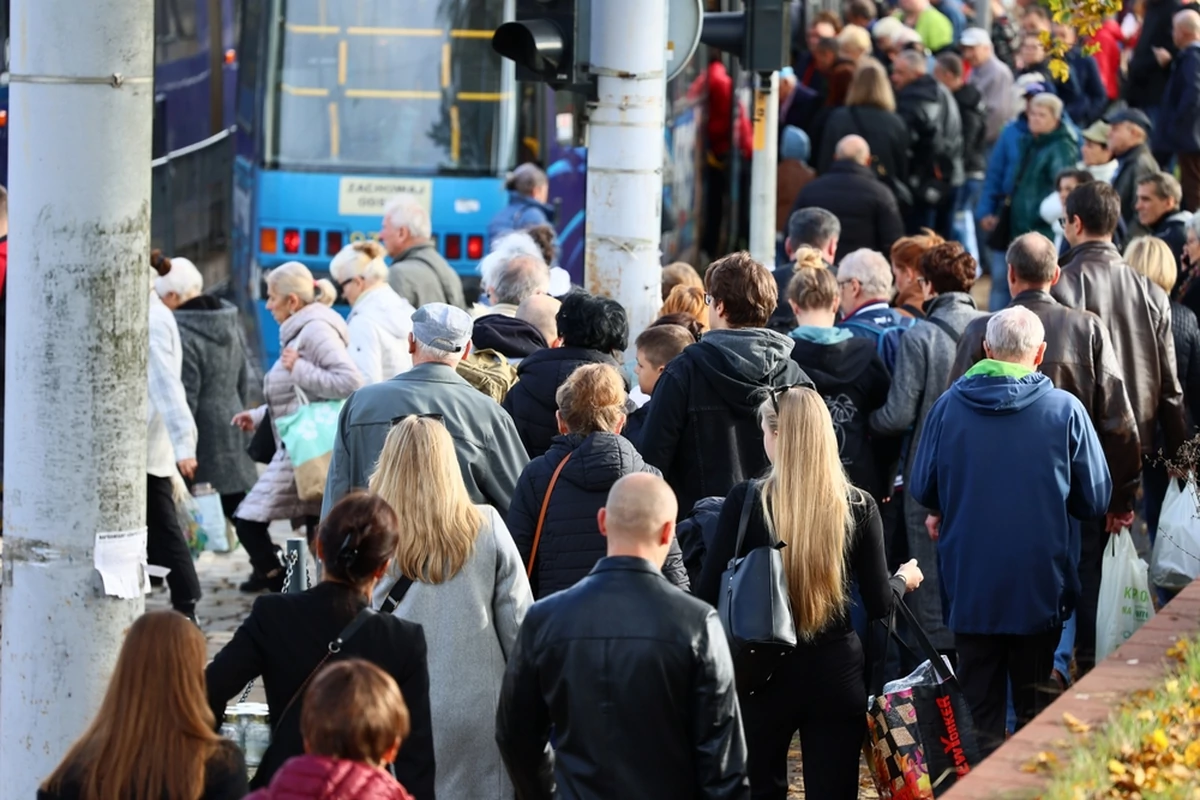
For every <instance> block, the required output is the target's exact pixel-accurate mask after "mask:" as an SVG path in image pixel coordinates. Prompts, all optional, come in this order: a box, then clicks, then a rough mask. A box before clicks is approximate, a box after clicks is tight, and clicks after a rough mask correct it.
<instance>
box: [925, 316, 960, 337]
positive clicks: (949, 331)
mask: <svg viewBox="0 0 1200 800" xmlns="http://www.w3.org/2000/svg"><path fill="white" fill-rule="evenodd" d="M925 321H926V322H932V323H933V324H934V325H937V326H938V327H939V328H941V329H942V330H943V331H944V332H945V334H946V335H947V336H949V337H950V338H951V339H953V340H954V343H955V344H958V340H959V339H961V338H962V334H961V333H960V332H958V331H956V330H954V327H953V326H952V325H951V324H950V323H949V322H946V320H944V319H939V318H938V317H926V318H925Z"/></svg>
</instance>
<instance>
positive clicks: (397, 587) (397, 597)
mask: <svg viewBox="0 0 1200 800" xmlns="http://www.w3.org/2000/svg"><path fill="white" fill-rule="evenodd" d="M412 585H413V579H412V578H409V577H406V576H404V575H401V576H400V580H398V581H396V583H395V584H393V585H392V590H391V591H390V592H388V595H387V597H386V598H384V600H383V604H382V605H380V606H379V610H380V611H381V612H382V613H384V614H391V613H392V612H393V611H395V610H396V608H397V606H399V605H400V603H401V602H402V601H403V600H404V595H406V594H408V590H409V589H411V588H412Z"/></svg>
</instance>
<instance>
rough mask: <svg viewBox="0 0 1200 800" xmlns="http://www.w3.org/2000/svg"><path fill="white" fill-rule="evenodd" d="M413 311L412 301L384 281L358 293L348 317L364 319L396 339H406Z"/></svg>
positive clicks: (410, 329) (409, 331) (410, 330)
mask: <svg viewBox="0 0 1200 800" xmlns="http://www.w3.org/2000/svg"><path fill="white" fill-rule="evenodd" d="M415 311H416V309H414V308H413V307H412V303H410V302H408V301H407V300H405V299H404V298H403V297H401V296H400V295H398V294H396V292H395V290H394V289H392V287H391V286H388V285H387V284H386V283H385V284H381V285H380V286H377V287H375V288H374V289H371V290H370V291H369V292H363V293H362V294H361V295H359V297H358V302H357V303H355V304H354V307H353V308H352V309H350V317H349V319H365V320H366V321H368V322H370V323H371V324H372V325H374V326H375V327H377V328H379V329H380V330H382V331H384V332H385V333H388V334H390V335H391V336H393V337H394V338H396V339H407V338H408V334H409V333H411V332H412V315H413V314H414V313H415Z"/></svg>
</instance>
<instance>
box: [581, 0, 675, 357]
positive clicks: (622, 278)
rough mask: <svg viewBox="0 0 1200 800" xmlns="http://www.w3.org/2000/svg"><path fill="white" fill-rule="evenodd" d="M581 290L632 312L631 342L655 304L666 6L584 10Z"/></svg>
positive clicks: (630, 1)
mask: <svg viewBox="0 0 1200 800" xmlns="http://www.w3.org/2000/svg"><path fill="white" fill-rule="evenodd" d="M591 9H592V10H591V15H592V16H591V31H592V32H591V37H592V38H591V61H592V66H591V70H592V73H593V74H594V75H596V76H597V84H598V100H597V101H596V103H595V104H594V106H593V107H592V109H591V113H590V115H589V119H588V156H587V159H588V163H587V229H586V234H585V236H586V239H585V245H586V255H585V265H584V282H585V284H586V287H587V289H588V291H590V292H592V293H593V294H599V295H604V296H606V297H611V298H613V299H615V300H617V301H619V302H620V303H621V305H623V306H624V307H625V310H626V311H627V312H628V313H629V332H630V335H631V338H630V341H631V342H632V337H633V336H636V335H637V334H638V333H639V332H640V331H642V330H643V329H645V328H646V326H648V325H649V324H650V323H651V322H653V321H654V318H655V315H656V314H657V313H658V309H659V307H660V306H662V289H661V286H662V268H661V263H660V261H659V259H660V245H661V241H662V185H663V176H662V167H663V148H664V140H663V122H664V120H665V116H666V112H665V110H664V102H665V97H666V90H667V84H666V30H665V20H666V6H665V0H603V2H593V3H592V4H591Z"/></svg>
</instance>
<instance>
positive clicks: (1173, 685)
mask: <svg viewBox="0 0 1200 800" xmlns="http://www.w3.org/2000/svg"><path fill="white" fill-rule="evenodd" d="M1165 685H1166V688H1167V691H1168V692H1170V693H1171V694H1174V693H1175V692H1177V691H1179V681H1177V680H1176V679H1175V678H1172V679H1171V680H1169V681H1167V682H1166V684H1165Z"/></svg>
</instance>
